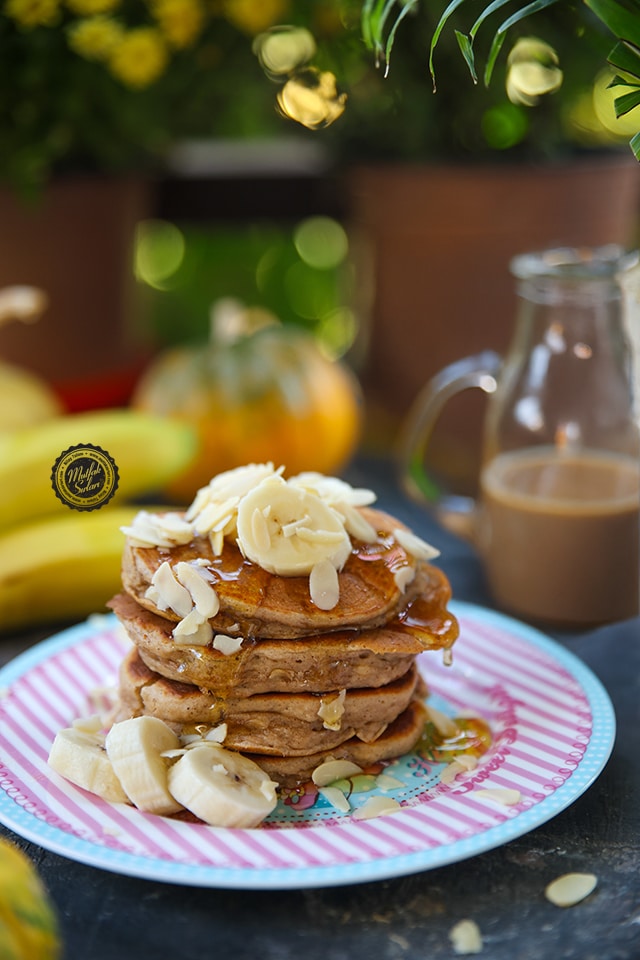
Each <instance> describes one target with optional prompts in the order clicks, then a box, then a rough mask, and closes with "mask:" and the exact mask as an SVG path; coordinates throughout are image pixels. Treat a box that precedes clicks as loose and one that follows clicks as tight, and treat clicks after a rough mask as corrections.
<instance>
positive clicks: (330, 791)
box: [318, 787, 351, 813]
mask: <svg viewBox="0 0 640 960" xmlns="http://www.w3.org/2000/svg"><path fill="white" fill-rule="evenodd" d="M318 793H319V794H320V796H321V797H324V799H325V800H326V801H327V803H330V804H331V806H332V807H335V808H336V810H339V811H340V812H341V813H348V812H349V810H351V804H350V803H349V801H348V800H347V798H346V797H345V795H344V793H343V792H342V790H339V789H338V787H320V788H319V789H318Z"/></svg>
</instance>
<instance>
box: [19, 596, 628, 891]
mask: <svg viewBox="0 0 640 960" xmlns="http://www.w3.org/2000/svg"><path fill="white" fill-rule="evenodd" d="M450 609H451V611H452V613H454V614H455V615H456V616H457V617H458V618H459V619H460V620H463V619H465V618H466V619H468V620H471V621H473V622H475V623H477V624H480V625H481V626H483V627H484V628H489V629H496V630H500V631H503V632H504V633H505V634H510V635H511V636H513V637H515V638H516V639H517V640H519V641H523V642H524V643H525V644H526V645H529V646H530V647H531V648H533V649H534V651H535V650H537V651H541V652H542V653H544V654H545V655H546V656H547V657H548V658H550V660H552V661H553V662H554V663H555V664H557V665H559V666H560V667H562V668H563V669H564V670H565V671H566V672H567V673H568V674H570V676H571V678H573V680H574V681H575V682H576V683H577V684H578V685H579V687H580V688H581V691H582V692H583V693H584V696H585V699H586V701H587V702H588V704H589V707H590V710H591V714H592V719H593V727H592V731H591V735H590V737H589V741H588V743H587V745H586V749H585V751H584V755H583V757H582V760H581V762H580V763H579V765H578V766H577V767H576V769H575V770H574V771H573V772H572V774H571V776H570V777H569V778H568V779H567V780H566V782H564V783H563V784H562V785H561V786H560V787H559V788H558V789H556V790H555V791H554V792H553V793H552V794H551V795H549V796H546V797H545V798H544V799H542V800H540V801H539V802H537V803H536V804H535V805H534V806H531V807H529V808H528V809H525V810H522V811H521V812H519V813H518V814H517V816H514V817H513V818H512V819H507V820H505V821H503V822H501V823H499V824H496V825H493V826H490V827H489V828H488V829H486V830H484V831H483V832H481V833H476V834H474V835H473V836H471V837H468V838H461V839H458V840H454V841H453V842H451V843H444V844H441V845H439V846H436V847H430V848H428V849H426V848H425V849H418V850H416V851H412V852H410V853H408V854H400V855H393V856H385V855H381V856H380V857H379V858H377V859H373V860H370V859H369V860H366V861H363V862H351V863H345V862H341V863H338V864H321V865H317V866H310V865H305V866H304V867H303V868H296V867H291V868H289V867H285V868H272V867H269V868H266V869H264V868H260V867H253V866H250V867H240V868H233V867H232V868H230V867H226V866H222V867H221V866H217V865H208V864H207V865H203V866H200V865H197V864H196V865H194V864H182V863H179V862H176V861H170V862H165V861H163V860H161V859H157V858H154V857H152V856H139V855H136V854H132V853H129V852H122V851H119V850H113V849H110V848H108V847H104V846H101V845H99V844H97V843H94V842H92V841H90V840H85V839H82V838H80V837H76V836H73V835H72V834H69V833H67V832H65V831H63V830H61V829H60V828H58V827H55V826H51V825H50V824H48V823H46V822H45V821H43V820H41V819H39V818H38V817H36V816H34V815H32V814H31V813H29V812H28V811H27V810H25V809H23V807H21V806H20V805H19V804H17V803H15V802H14V801H13V799H12V798H11V797H10V796H9V795H8V794H7V792H6V791H5V789H2V790H0V822H1V823H3V824H4V825H5V826H6V827H8V828H9V829H11V830H12V831H14V833H16V834H17V835H18V836H21V837H22V838H24V839H26V840H28V841H31V842H33V843H35V844H37V845H39V846H41V847H43V848H44V849H46V850H49V851H51V852H53V853H56V854H59V855H61V856H63V857H66V858H67V859H71V860H74V861H77V862H79V863H84V864H87V865H90V866H93V867H96V868H99V869H104V870H107V871H110V872H114V873H119V874H123V875H128V876H133V877H138V878H142V879H148V880H155V881H160V882H167V883H174V884H183V885H188V886H197V887H217V888H225V889H247V890H284V889H295V888H301V887H302V888H305V887H306V888H312V887H328V886H341V885H348V884H356V883H365V882H370V881H375V880H385V879H391V878H393V877H400V876H407V875H410V874H414V873H419V872H422V871H427V870H432V869H435V868H437V867H442V866H446V865H449V864H452V863H456V862H459V861H461V860H465V859H468V858H470V857H475V856H477V855H479V854H482V853H485V852H487V851H489V850H492V849H495V848H497V847H499V846H502V845H504V844H506V843H508V842H510V841H511V840H515V839H517V838H518V837H521V836H523V835H524V834H526V833H528V832H530V831H531V830H534V829H535V828H537V827H539V826H541V825H542V824H544V823H546V822H547V821H549V820H551V819H552V818H553V817H555V816H556V815H558V814H559V813H561V812H562V811H563V810H565V809H566V808H567V807H568V806H570V804H572V803H573V802H574V801H575V800H576V799H578V798H579V797H580V796H581V795H582V794H583V793H585V792H586V791H587V790H588V789H589V788H590V787H591V785H592V784H593V782H594V781H595V780H596V778H597V777H598V776H599V774H600V773H601V772H602V770H603V769H604V767H605V765H606V763H607V761H608V759H609V757H610V755H611V751H612V749H613V745H614V741H615V730H616V721H615V713H614V709H613V705H612V703H611V700H610V698H609V695H608V693H607V691H606V690H605V688H604V686H603V685H602V683H601V682H600V680H599V679H598V678H597V677H596V676H595V675H594V673H593V672H592V671H591V670H590V669H589V667H587V666H586V664H585V663H584V662H583V661H581V660H580V659H579V658H578V657H577V656H575V655H574V654H573V653H571V652H570V651H569V650H567V649H566V648H564V647H562V646H561V645H560V644H559V643H557V642H556V641H554V640H552V639H551V638H550V637H548V636H546V635H545V634H543V633H542V632H540V631H539V630H538V629H536V628H534V627H531V626H529V625H527V624H524V623H521V622H520V621H517V620H515V619H513V618H511V617H509V616H507V615H505V614H502V613H498V612H495V611H493V610H489V609H487V608H483V607H480V606H477V605H475V604H471V603H466V602H463V601H453V602H452V603H451V604H450ZM98 619H99V620H101V621H102V622H103V623H106V622H109V621H111V620H113V622H114V623H115V617H113V615H107V616H105V617H100V618H98ZM95 631H96V626H95V621H94V620H93V618H90V619H89V620H88V621H86V622H84V623H80V624H77V625H76V626H73V627H71V628H68V629H66V630H64V631H62V632H60V633H58V634H55V635H53V636H52V637H50V638H48V639H47V640H44V641H42V642H41V643H39V644H37V645H36V646H34V647H32V648H30V649H29V650H27V651H25V652H24V653H22V654H20V655H19V656H17V657H16V658H14V659H13V660H12V661H10V662H9V663H8V664H6V665H5V667H4V668H3V669H2V670H0V687H1V688H2V689H3V690H4V689H8V688H10V687H11V685H12V684H13V683H15V682H16V681H17V680H19V679H20V678H22V677H24V676H25V675H26V674H28V673H29V672H30V671H31V670H32V669H34V668H35V667H37V666H38V665H40V664H42V663H43V662H45V661H47V660H48V659H49V658H50V657H52V656H53V655H54V654H57V653H59V652H60V651H63V650H67V649H69V648H73V647H75V646H76V645H78V644H80V643H82V642H83V641H84V640H86V639H87V638H88V637H89V636H91V634H92V633H94V632H95ZM1 745H2V736H1V732H0V746H1ZM89 802H90V800H89ZM393 817H395V815H393ZM393 817H390V818H389V819H390V820H391V819H393ZM384 819H385V820H386V819H387V818H386V817H385V818H384ZM319 826H320V828H321V829H325V828H326V829H329V828H330V827H329V825H328V824H320V825H319ZM316 828H317V827H316ZM206 829H209V830H221V829H223V828H211V827H208V828H206ZM234 832H235V831H233V830H230V831H227V830H224V833H225V834H226V835H227V836H228V838H229V842H230V843H231V844H232V843H233V834H234Z"/></svg>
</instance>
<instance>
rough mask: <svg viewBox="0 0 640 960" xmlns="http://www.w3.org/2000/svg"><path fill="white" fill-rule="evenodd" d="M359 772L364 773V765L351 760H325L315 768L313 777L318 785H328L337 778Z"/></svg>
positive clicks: (342, 778) (341, 778)
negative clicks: (360, 765)
mask: <svg viewBox="0 0 640 960" xmlns="http://www.w3.org/2000/svg"><path fill="white" fill-rule="evenodd" d="M358 773H362V767H359V766H358V764H357V763H352V762H351V760H325V762H324V763H321V764H320V765H319V766H317V767H316V768H315V770H314V771H313V773H312V774H311V779H312V780H313V782H314V783H315V785H316V787H326V786H328V785H329V784H330V783H334V781H336V780H344V779H347V778H348V777H353V776H355V775H356V774H358Z"/></svg>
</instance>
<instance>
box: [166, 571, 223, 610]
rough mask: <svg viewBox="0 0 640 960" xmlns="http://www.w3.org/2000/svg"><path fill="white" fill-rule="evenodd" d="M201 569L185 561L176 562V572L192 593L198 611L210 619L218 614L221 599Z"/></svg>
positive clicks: (183, 584)
mask: <svg viewBox="0 0 640 960" xmlns="http://www.w3.org/2000/svg"><path fill="white" fill-rule="evenodd" d="M200 569H201V568H199V567H196V566H194V565H193V564H191V563H186V562H184V561H183V562H181V563H177V564H176V567H175V572H176V576H177V578H178V580H179V581H180V583H181V584H182V586H183V587H184V588H185V589H186V590H188V591H189V593H190V594H191V598H192V600H193V604H194V606H195V608H196V610H197V611H198V613H199V614H201V616H202V617H204V619H205V620H208V619H209V618H210V617H215V615H216V614H217V612H218V610H219V609H220V600H219V599H218V594H217V593H216V592H215V590H214V589H213V587H212V586H211V584H210V583H209V581H208V580H206V579H205V576H204V574H203V573H200Z"/></svg>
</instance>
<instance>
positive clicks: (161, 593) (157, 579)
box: [147, 560, 193, 617]
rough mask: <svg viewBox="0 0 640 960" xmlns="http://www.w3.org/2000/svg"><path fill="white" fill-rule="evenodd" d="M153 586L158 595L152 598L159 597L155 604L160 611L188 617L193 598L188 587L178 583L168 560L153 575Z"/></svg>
mask: <svg viewBox="0 0 640 960" xmlns="http://www.w3.org/2000/svg"><path fill="white" fill-rule="evenodd" d="M151 585H152V586H153V587H155V589H156V591H157V592H156V594H152V597H155V596H157V597H158V599H157V600H155V603H156V606H157V607H158V608H159V609H160V610H168V609H171V610H173V612H174V613H177V614H178V616H179V617H186V616H187V614H188V613H191V611H192V609H193V598H192V597H191V594H190V593H189V591H188V590H187V589H186V587H183V586H182V584H181V583H178V581H177V580H176V578H175V576H174V574H173V570H172V569H171V564H170V563H169V562H168V561H167V560H165V561H164V562H163V563H161V564H160V566H159V567H158V569H157V570H156V571H155V573H154V574H153V577H152V578H151ZM149 593H150V590H148V591H147V594H149ZM152 597H150V599H151V598H152Z"/></svg>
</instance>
